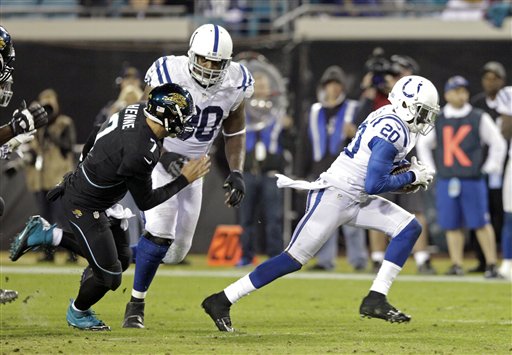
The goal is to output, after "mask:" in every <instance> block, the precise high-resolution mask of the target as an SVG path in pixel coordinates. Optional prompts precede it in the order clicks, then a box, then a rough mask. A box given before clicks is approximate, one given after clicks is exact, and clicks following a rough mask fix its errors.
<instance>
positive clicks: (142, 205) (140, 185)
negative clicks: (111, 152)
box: [126, 175, 188, 211]
mask: <svg viewBox="0 0 512 355" xmlns="http://www.w3.org/2000/svg"><path fill="white" fill-rule="evenodd" d="M187 185H188V180H187V178H186V177H185V176H184V175H180V176H178V177H177V178H176V179H174V180H173V181H171V182H170V183H168V184H165V185H164V186H161V187H159V188H157V189H154V190H153V185H152V182H151V175H150V176H148V177H147V178H137V177H135V176H132V177H130V178H128V179H127V180H126V186H127V187H128V190H129V191H130V192H131V194H132V196H133V199H134V200H135V203H136V204H137V207H138V208H139V209H140V210H142V211H146V210H149V209H151V208H153V207H155V206H158V205H159V204H161V203H162V202H164V201H166V200H168V199H169V198H171V197H172V196H174V195H175V194H176V193H178V192H179V191H180V190H182V189H183V188H184V187H185V186H187Z"/></svg>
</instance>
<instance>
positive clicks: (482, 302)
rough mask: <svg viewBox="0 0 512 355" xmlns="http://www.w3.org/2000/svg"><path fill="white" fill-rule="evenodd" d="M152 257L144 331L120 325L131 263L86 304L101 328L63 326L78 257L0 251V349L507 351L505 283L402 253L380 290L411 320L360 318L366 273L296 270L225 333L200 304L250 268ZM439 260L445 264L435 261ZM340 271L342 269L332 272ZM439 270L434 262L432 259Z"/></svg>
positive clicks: (250, 304) (242, 308) (509, 328)
mask: <svg viewBox="0 0 512 355" xmlns="http://www.w3.org/2000/svg"><path fill="white" fill-rule="evenodd" d="M204 258H205V257H204V256H196V257H191V258H189V260H191V261H192V265H190V266H163V267H162V268H161V270H160V275H157V278H156V279H155V281H154V282H153V285H152V287H151V290H150V293H149V296H148V303H147V305H146V329H123V328H121V326H120V325H121V321H122V316H123V313H124V307H125V304H126V302H127V301H128V299H129V294H130V290H131V286H132V281H133V266H132V267H130V269H129V271H128V272H127V274H126V275H125V277H124V281H123V284H122V285H121V287H120V288H119V289H118V290H117V291H116V292H111V293H109V294H108V295H107V296H106V297H105V298H104V299H103V300H101V301H100V302H99V303H98V304H97V305H96V306H95V307H94V310H95V311H96V312H97V313H98V314H99V318H100V319H102V320H104V321H105V322H106V323H107V324H108V325H110V326H111V327H112V331H110V332H97V333H95V332H87V331H79V330H76V329H73V328H69V327H68V326H67V324H66V320H65V313H66V308H67V306H68V302H69V298H71V297H74V296H75V295H76V292H77V289H78V280H79V277H80V272H81V269H80V267H79V266H70V265H57V266H55V265H50V264H34V263H32V262H31V260H33V259H30V255H27V256H25V257H24V258H22V259H21V260H20V261H19V262H17V263H12V262H10V261H8V259H6V257H5V255H2V257H1V259H0V260H1V265H2V280H1V281H2V282H1V285H0V286H1V287H3V288H11V289H16V290H18V291H19V293H20V297H19V299H18V300H16V301H15V302H14V303H11V304H7V305H2V306H0V315H1V320H0V326H1V330H0V331H1V339H0V352H1V353H2V354H4V353H5V354H9V353H20V354H192V353H195V354H330V353H344V354H511V352H512V320H511V319H512V315H511V297H512V295H511V284H510V283H507V282H505V281H484V280H483V277H482V276H481V275H477V276H465V277H463V278H449V277H443V276H439V277H419V276H416V275H415V274H414V270H413V269H412V268H413V267H414V263H413V262H412V260H410V261H409V263H408V264H409V265H408V268H406V269H405V270H404V272H403V274H402V275H401V276H399V278H398V280H397V281H396V282H395V284H394V285H393V288H392V290H391V293H390V295H389V300H390V302H391V303H392V304H393V305H395V306H397V307H398V308H400V309H401V310H402V311H404V312H406V313H409V314H411V315H412V317H413V319H412V321H411V323H410V324H389V323H386V322H384V321H382V320H376V319H371V320H370V319H360V318H359V315H358V307H359V303H360V301H361V298H362V297H363V296H364V295H365V294H366V293H367V292H368V288H369V287H370V285H371V280H372V278H373V275H370V274H348V273H346V272H339V271H348V267H346V265H344V264H343V262H340V264H341V266H340V269H341V270H337V272H331V273H312V272H305V271H301V272H298V273H295V274H294V275H292V276H293V277H286V278H284V279H281V280H278V281H277V282H274V283H273V284H271V285H269V286H267V287H266V288H264V289H262V290H260V291H258V292H256V293H254V294H252V295H250V296H248V297H246V298H245V299H242V300H241V301H240V302H239V303H238V304H236V305H234V306H233V307H232V312H231V316H232V320H233V323H234V326H235V328H236V330H237V331H236V332H235V333H221V332H219V331H217V329H216V328H215V326H214V325H213V322H212V321H211V320H210V318H209V317H208V316H207V315H206V314H205V313H204V312H203V310H202V309H201V308H200V306H199V305H200V303H201V301H202V300H203V298H204V297H206V296H207V295H209V294H210V293H213V292H216V291H218V290H220V289H222V288H224V287H225V286H227V285H228V283H230V282H232V281H234V280H235V279H236V278H237V276H240V275H243V274H244V272H245V271H249V270H250V269H245V271H244V270H239V269H233V268H218V267H217V268H208V267H207V266H206V265H205V262H204ZM444 266H447V264H446V262H444V264H443V267H444ZM343 269H346V270H343ZM441 269H442V268H441Z"/></svg>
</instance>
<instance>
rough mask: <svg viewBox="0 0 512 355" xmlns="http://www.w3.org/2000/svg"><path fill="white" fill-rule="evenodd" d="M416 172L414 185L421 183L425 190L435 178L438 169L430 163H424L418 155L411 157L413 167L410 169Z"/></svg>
mask: <svg viewBox="0 0 512 355" xmlns="http://www.w3.org/2000/svg"><path fill="white" fill-rule="evenodd" d="M409 171H411V172H412V173H413V174H414V178H415V180H414V181H413V182H412V184H413V185H421V187H423V188H424V189H425V190H426V189H427V188H428V185H429V184H430V183H431V182H432V180H433V179H434V174H435V173H436V171H435V170H434V169H432V168H431V167H429V166H428V165H423V163H421V162H420V161H418V159H417V158H416V157H412V158H411V167H410V169H409Z"/></svg>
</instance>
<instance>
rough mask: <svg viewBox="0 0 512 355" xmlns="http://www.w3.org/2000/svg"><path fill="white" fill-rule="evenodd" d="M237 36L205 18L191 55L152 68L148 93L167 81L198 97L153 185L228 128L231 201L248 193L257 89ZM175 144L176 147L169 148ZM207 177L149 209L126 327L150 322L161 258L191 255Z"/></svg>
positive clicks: (192, 41) (172, 140)
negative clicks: (249, 107) (249, 137)
mask: <svg viewBox="0 0 512 355" xmlns="http://www.w3.org/2000/svg"><path fill="white" fill-rule="evenodd" d="M232 52H233V42H232V40H231V36H230V35H229V33H228V32H227V31H226V30H225V29H224V28H222V27H221V26H217V25H213V24H206V25H202V26H200V27H199V28H198V29H196V30H195V31H194V33H193V34H192V36H191V38H190V49H189V51H188V56H174V55H170V56H164V57H161V58H159V59H157V60H156V61H155V62H154V63H153V65H151V67H150V68H149V70H148V71H147V73H146V77H145V79H144V81H145V82H146V85H147V86H146V90H145V94H146V93H147V92H148V91H150V90H151V89H152V88H153V87H155V86H159V85H162V84H164V83H171V82H172V83H176V84H179V85H180V86H182V87H183V88H185V89H187V90H188V91H189V92H190V93H191V95H192V97H193V99H194V103H195V105H196V113H195V115H194V116H193V117H192V118H191V119H190V121H189V125H190V127H189V131H188V134H187V135H186V136H185V137H184V140H180V139H175V138H166V139H165V140H164V150H165V151H167V152H168V153H163V154H162V158H161V159H160V163H161V164H158V165H157V167H156V168H155V170H153V174H152V178H153V187H154V188H156V187H159V186H161V185H164V184H166V183H168V182H169V181H171V180H172V179H173V178H174V177H175V176H176V171H179V168H180V165H181V164H182V162H183V161H184V160H188V159H193V158H197V157H200V156H203V155H205V154H207V153H208V151H209V150H210V147H211V146H212V144H213V141H214V139H215V137H216V136H217V135H218V134H219V132H221V131H222V134H223V135H224V140H225V147H226V148H225V152H226V158H227V161H228V163H229V167H230V170H231V173H230V174H229V176H228V177H227V179H226V181H225V183H224V188H225V189H226V190H227V192H226V201H225V203H226V204H227V205H228V206H230V207H238V206H239V205H240V202H241V201H242V199H243V197H244V193H245V185H244V181H243V177H242V173H241V172H242V171H243V166H244V159H245V113H244V112H245V111H244V99H245V98H248V97H250V96H251V95H252V92H253V83H254V79H253V78H252V76H251V74H250V72H249V71H248V70H247V68H245V67H244V66H243V65H240V64H238V63H235V62H232V61H231V57H232ZM170 152H172V153H170ZM202 184H203V183H202V180H201V179H199V180H196V181H195V182H194V183H192V184H190V185H188V186H187V187H186V188H184V189H183V190H181V191H180V192H179V193H178V194H176V195H175V196H174V197H172V198H171V199H169V200H167V201H166V202H164V203H163V204H161V205H159V206H157V207H155V208H153V209H151V210H149V211H146V212H145V218H146V225H145V229H146V233H145V234H144V236H143V237H142V238H141V239H140V241H139V243H138V245H137V254H136V262H135V279H134V285H133V290H132V294H131V299H130V302H129V303H128V304H127V306H126V312H125V316H124V322H123V327H125V328H143V327H144V300H145V297H146V293H147V290H148V288H149V285H150V284H151V281H152V280H153V277H154V275H155V274H156V271H157V269H158V266H159V264H160V262H162V260H163V261H164V262H166V263H179V262H180V261H182V260H183V258H185V256H186V255H187V253H188V251H189V249H190V246H191V244H192V238H193V236H194V231H195V228H196V225H197V221H198V219H199V212H200V210H201V199H202Z"/></svg>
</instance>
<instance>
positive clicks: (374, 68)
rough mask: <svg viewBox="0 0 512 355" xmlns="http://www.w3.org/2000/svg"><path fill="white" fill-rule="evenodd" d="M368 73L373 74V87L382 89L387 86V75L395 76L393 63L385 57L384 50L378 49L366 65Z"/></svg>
mask: <svg viewBox="0 0 512 355" xmlns="http://www.w3.org/2000/svg"><path fill="white" fill-rule="evenodd" d="M364 65H365V68H366V71H368V72H370V73H372V86H373V87H375V88H377V89H378V88H382V87H383V86H384V85H385V84H386V78H385V77H386V75H388V74H391V75H395V74H396V72H395V71H394V70H393V66H392V65H391V62H390V61H389V60H388V59H387V58H386V57H385V56H384V50H383V49H382V48H380V47H377V48H375V49H374V50H373V52H372V54H371V55H370V56H369V57H368V60H367V61H366V63H365V64H364Z"/></svg>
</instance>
